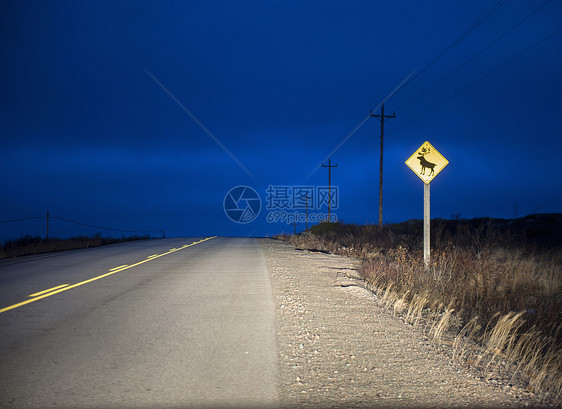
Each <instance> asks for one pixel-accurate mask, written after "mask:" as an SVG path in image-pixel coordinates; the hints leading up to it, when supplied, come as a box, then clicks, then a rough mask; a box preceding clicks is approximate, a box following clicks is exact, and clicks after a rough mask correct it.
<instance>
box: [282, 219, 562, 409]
mask: <svg viewBox="0 0 562 409" xmlns="http://www.w3.org/2000/svg"><path fill="white" fill-rule="evenodd" d="M553 217H555V218H556V216H553ZM533 220H534V222H533V223H529V221H528V220H527V221H525V220H519V219H518V220H517V221H516V222H512V223H509V222H508V221H505V222H498V223H491V222H490V221H489V220H487V219H480V220H477V221H461V222H457V225H455V224H454V223H455V222H453V221H447V223H444V222H442V223H439V222H438V223H433V224H432V249H434V250H432V263H431V266H430V268H429V269H427V268H425V265H424V263H423V257H422V253H421V247H422V246H421V229H420V228H419V226H417V225H412V223H411V222H410V226H409V224H408V223H402V224H400V225H396V226H386V227H385V228H383V229H378V228H377V227H376V226H345V225H341V224H336V223H332V224H328V223H325V224H324V225H323V226H322V225H320V226H315V227H316V230H314V228H313V229H311V232H307V233H305V234H301V235H295V236H285V237H283V239H285V240H287V241H289V242H291V243H293V244H295V245H296V246H297V247H299V248H308V249H315V250H321V251H327V252H331V253H337V254H342V255H346V256H352V257H357V258H360V259H361V260H362V261H363V263H362V267H361V270H360V272H361V274H362V277H363V278H364V279H365V282H366V284H367V287H368V288H370V289H371V290H372V291H373V292H374V293H376V294H377V295H378V296H379V299H381V300H382V302H383V303H385V304H386V305H387V306H388V307H389V308H391V309H393V310H394V312H395V313H396V314H398V315H401V316H402V317H403V318H404V319H405V321H407V322H409V323H412V324H422V323H423V325H425V330H426V332H427V334H428V336H430V338H432V339H434V340H440V339H441V338H442V337H443V335H444V334H445V333H448V334H451V333H452V335H453V338H452V340H453V341H452V345H453V349H454V358H455V359H458V360H461V361H464V362H469V363H470V364H473V365H474V366H476V367H479V368H481V369H482V370H483V371H484V372H485V373H486V374H487V375H488V376H498V375H501V374H504V375H505V374H507V373H510V374H511V375H510V376H516V375H517V376H519V377H523V378H524V379H526V381H527V383H528V388H529V389H530V390H531V391H533V392H537V393H541V394H542V395H543V396H545V397H547V398H548V399H552V400H554V401H556V402H558V403H562V316H561V314H562V296H561V294H562V291H561V290H562V248H561V245H562V243H561V240H560V230H561V227H562V223H561V217H559V216H558V217H557V218H556V220H555V221H556V223H552V218H550V219H548V218H547V222H546V223H542V222H540V221H539V223H537V222H536V221H537V220H536V219H533ZM543 222H544V220H543ZM529 226H530V227H529ZM514 368H515V370H514Z"/></svg>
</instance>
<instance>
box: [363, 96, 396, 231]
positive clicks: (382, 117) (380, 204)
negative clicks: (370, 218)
mask: <svg viewBox="0 0 562 409" xmlns="http://www.w3.org/2000/svg"><path fill="white" fill-rule="evenodd" d="M369 115H370V116H372V117H375V118H377V119H378V120H379V121H381V159H380V171H379V227H382V149H383V145H384V121H385V119H386V118H396V112H394V113H392V115H385V114H384V102H383V103H382V106H381V114H380V115H374V114H373V111H371V113H370V114H369Z"/></svg>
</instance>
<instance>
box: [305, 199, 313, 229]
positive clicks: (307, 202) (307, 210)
mask: <svg viewBox="0 0 562 409" xmlns="http://www.w3.org/2000/svg"><path fill="white" fill-rule="evenodd" d="M303 199H306V227H305V230H308V201H309V200H310V199H311V197H310V196H308V195H306V196H305V197H304V198H303Z"/></svg>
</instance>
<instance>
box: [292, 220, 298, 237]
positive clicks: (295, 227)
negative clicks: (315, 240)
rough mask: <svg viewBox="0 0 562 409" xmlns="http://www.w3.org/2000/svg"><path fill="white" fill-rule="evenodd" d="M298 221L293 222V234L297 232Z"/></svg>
mask: <svg viewBox="0 0 562 409" xmlns="http://www.w3.org/2000/svg"><path fill="white" fill-rule="evenodd" d="M297 224H298V223H297V222H293V234H297Z"/></svg>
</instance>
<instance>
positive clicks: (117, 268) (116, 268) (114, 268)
mask: <svg viewBox="0 0 562 409" xmlns="http://www.w3.org/2000/svg"><path fill="white" fill-rule="evenodd" d="M123 267H127V264H123V265H122V266H119V267H113V268H110V269H109V271H115V270H119V269H120V268H123Z"/></svg>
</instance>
